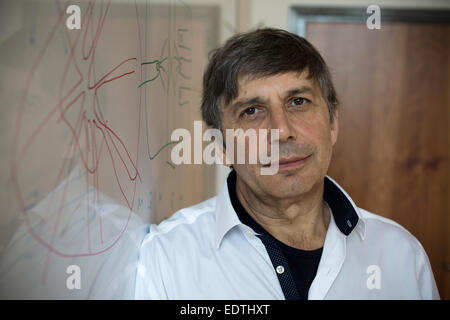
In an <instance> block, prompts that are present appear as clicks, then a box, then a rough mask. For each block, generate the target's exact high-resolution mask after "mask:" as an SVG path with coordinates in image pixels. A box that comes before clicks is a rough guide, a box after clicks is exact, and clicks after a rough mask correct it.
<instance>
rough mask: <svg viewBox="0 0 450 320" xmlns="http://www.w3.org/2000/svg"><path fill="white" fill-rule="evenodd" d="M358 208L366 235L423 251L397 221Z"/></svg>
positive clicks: (411, 235) (417, 242)
mask: <svg viewBox="0 0 450 320" xmlns="http://www.w3.org/2000/svg"><path fill="white" fill-rule="evenodd" d="M358 209H359V212H360V214H361V217H362V218H363V220H364V223H365V225H366V235H367V236H368V237H370V238H372V239H377V241H380V242H381V241H382V242H384V243H387V244H395V246H406V247H409V249H411V250H413V251H416V252H417V251H420V252H423V250H424V249H423V247H422V245H421V243H420V242H419V240H417V238H416V237H415V236H414V235H413V234H412V233H411V232H410V231H408V230H407V229H406V228H405V227H404V226H402V225H401V224H399V223H398V222H396V221H394V220H392V219H389V218H386V217H383V216H381V215H378V214H375V213H372V212H370V211H367V210H365V209H362V208H358Z"/></svg>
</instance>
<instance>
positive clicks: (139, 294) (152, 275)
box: [135, 233, 168, 300]
mask: <svg viewBox="0 0 450 320" xmlns="http://www.w3.org/2000/svg"><path fill="white" fill-rule="evenodd" d="M160 253H161V248H158V241H157V239H155V238H154V237H153V236H152V234H151V233H150V234H148V235H147V236H146V238H145V239H144V241H143V242H142V245H141V248H140V250H139V261H138V265H137V272H136V286H135V299H136V300H166V299H168V296H167V293H166V290H165V287H164V282H163V274H162V270H161V265H160V258H161V257H160V256H161V254H160Z"/></svg>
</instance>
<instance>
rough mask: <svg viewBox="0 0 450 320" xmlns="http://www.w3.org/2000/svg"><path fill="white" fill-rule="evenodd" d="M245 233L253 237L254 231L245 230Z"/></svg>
mask: <svg viewBox="0 0 450 320" xmlns="http://www.w3.org/2000/svg"><path fill="white" fill-rule="evenodd" d="M245 233H246V234H247V237H249V238H251V237H253V232H252V231H250V230H247V231H245Z"/></svg>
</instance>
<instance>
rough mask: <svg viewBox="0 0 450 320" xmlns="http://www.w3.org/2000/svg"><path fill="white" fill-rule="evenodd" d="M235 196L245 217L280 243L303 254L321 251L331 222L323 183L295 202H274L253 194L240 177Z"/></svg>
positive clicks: (294, 200) (293, 200)
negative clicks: (245, 214) (324, 196)
mask: <svg viewBox="0 0 450 320" xmlns="http://www.w3.org/2000/svg"><path fill="white" fill-rule="evenodd" d="M236 195H237V197H238V199H239V201H240V202H241V204H242V206H243V207H244V208H245V210H246V211H247V212H248V214H249V215H250V216H251V217H252V218H253V219H254V220H255V221H256V222H258V223H259V224H260V225H261V226H262V227H263V228H264V229H265V230H266V231H267V232H269V233H270V234H271V235H272V236H273V237H275V238H276V239H278V240H279V241H281V242H283V243H285V244H287V245H289V246H291V247H294V248H297V249H303V250H314V249H318V248H321V247H322V246H323V243H324V241H325V236H326V233H327V229H328V224H329V222H330V214H331V213H330V212H329V209H328V207H327V205H326V204H325V203H324V201H323V182H321V183H320V184H318V185H316V186H314V187H313V188H312V189H311V190H310V191H309V192H308V193H307V194H302V195H300V196H298V197H297V198H295V199H286V198H283V199H273V198H272V197H270V198H269V197H267V196H265V195H260V194H256V193H255V192H253V191H252V190H251V189H250V188H249V187H248V186H247V185H246V184H245V183H244V182H243V181H242V180H241V179H239V177H238V178H237V180H236Z"/></svg>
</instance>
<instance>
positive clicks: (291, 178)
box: [136, 29, 439, 299]
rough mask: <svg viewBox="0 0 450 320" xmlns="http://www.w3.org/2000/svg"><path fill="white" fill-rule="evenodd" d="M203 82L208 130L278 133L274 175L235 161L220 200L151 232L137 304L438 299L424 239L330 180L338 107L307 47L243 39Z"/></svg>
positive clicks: (251, 36) (268, 38)
mask: <svg viewBox="0 0 450 320" xmlns="http://www.w3.org/2000/svg"><path fill="white" fill-rule="evenodd" d="M203 81H204V83H203V103H202V114H203V117H204V120H205V122H206V123H207V124H208V125H209V126H210V127H213V128H218V129H220V130H221V131H222V132H223V133H225V130H226V129H243V130H247V129H278V130H279V131H278V132H279V135H278V141H276V142H277V143H278V146H279V161H278V162H277V165H278V171H277V173H276V174H274V175H262V174H261V171H260V169H261V167H263V166H264V165H263V164H261V163H259V162H258V163H257V164H249V163H244V164H233V166H232V167H233V170H232V171H231V173H230V174H229V176H228V178H227V181H226V182H225V183H224V185H223V188H222V190H221V191H220V193H219V194H218V195H217V196H216V197H214V198H212V199H209V200H207V201H205V202H203V203H200V204H198V205H195V206H193V207H190V208H186V209H182V210H180V211H178V212H176V213H175V214H174V215H173V216H172V217H171V218H170V219H168V220H166V221H164V222H162V223H161V224H160V225H159V226H152V228H151V230H150V233H149V234H148V235H147V237H146V238H145V239H144V241H143V244H142V247H141V252H140V262H139V266H138V271H137V283H136V298H138V299H147V298H154V299H439V294H438V291H437V288H436V284H435V281H434V277H433V274H432V271H431V268H430V264H429V261H428V258H427V255H426V253H425V251H424V249H423V248H422V246H421V245H420V243H419V242H418V241H417V239H416V238H414V236H412V235H411V234H410V233H409V232H408V231H406V230H405V229H404V228H402V227H401V226H400V225H398V224H397V223H395V222H393V221H391V220H389V219H386V218H382V217H380V216H377V215H374V214H372V213H369V212H367V211H365V210H363V209H359V208H358V207H357V206H356V205H355V204H354V202H353V201H352V199H351V198H350V197H349V195H347V194H346V192H345V191H344V190H343V189H342V188H341V187H340V186H339V185H338V184H337V183H336V182H334V181H333V180H332V179H331V178H329V177H328V176H326V173H327V170H328V166H329V163H330V160H331V154H332V148H333V145H334V144H335V142H336V139H337V136H338V121H339V111H338V109H337V105H338V103H337V97H336V93H335V90H334V87H333V84H332V82H331V79H330V75H329V72H328V69H327V66H326V64H325V62H324V61H323V59H322V58H321V56H320V54H319V53H318V52H317V51H316V50H315V49H314V48H313V46H312V45H311V44H309V43H308V42H307V41H306V40H305V39H303V38H300V37H298V36H296V35H293V34H290V33H288V32H286V31H282V30H275V29H260V30H256V31H253V32H249V33H245V34H240V35H236V36H234V37H232V38H231V39H230V40H228V41H227V42H226V44H225V45H224V46H223V47H222V48H219V49H218V50H216V51H215V53H214V55H213V56H212V57H211V60H210V62H209V65H208V67H207V70H206V72H205V74H204V80H203ZM225 148H227V145H225ZM247 150H248V146H247ZM266 165H267V164H266Z"/></svg>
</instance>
